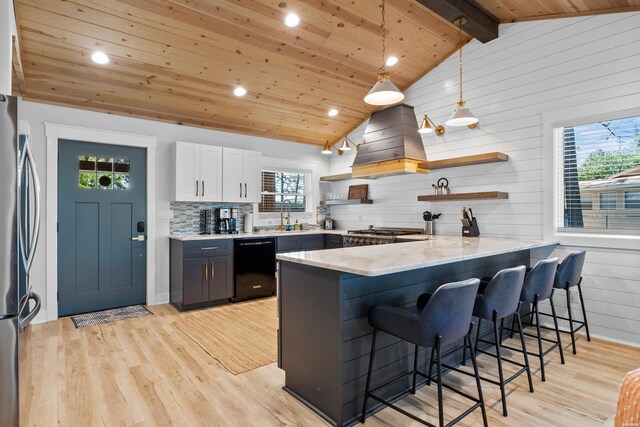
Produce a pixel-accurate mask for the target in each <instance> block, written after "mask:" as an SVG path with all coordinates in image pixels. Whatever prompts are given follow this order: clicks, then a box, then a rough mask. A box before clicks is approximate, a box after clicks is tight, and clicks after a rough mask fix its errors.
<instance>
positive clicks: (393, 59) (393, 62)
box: [386, 56, 398, 67]
mask: <svg viewBox="0 0 640 427" xmlns="http://www.w3.org/2000/svg"><path fill="white" fill-rule="evenodd" d="M397 63H398V58H397V57H395V56H390V57H388V58H387V62H386V64H387V67H393V66H394V65H396V64H397Z"/></svg>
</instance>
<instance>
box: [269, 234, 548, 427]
mask: <svg viewBox="0 0 640 427" xmlns="http://www.w3.org/2000/svg"><path fill="white" fill-rule="evenodd" d="M554 246H555V245H549V246H545V247H543V248H537V249H535V251H536V252H535V254H536V255H535V257H536V258H540V257H544V256H546V255H548V254H549V253H551V251H552V250H553V248H554ZM530 252H531V251H530V250H518V251H513V252H508V253H504V254H500V255H492V256H486V257H479V258H474V259H470V260H465V261H457V262H451V263H446V264H440V265H435V266H431V267H425V268H420V269H415V270H409V271H403V272H399V273H392V274H386V275H382V276H374V277H368V276H360V275H354V274H350V273H344V272H340V271H336V270H330V269H325V268H319V267H313V266H309V265H305V264H301V263H296V262H289V261H284V260H281V261H280V269H279V271H280V290H279V301H278V305H279V312H280V320H279V321H280V324H279V327H280V330H279V334H278V337H279V343H278V349H279V360H278V366H279V367H280V368H281V369H283V370H284V371H285V373H286V381H285V386H284V389H285V390H286V391H287V392H289V393H291V394H292V395H293V396H295V397H296V398H297V399H298V400H300V401H301V402H303V403H304V404H305V405H307V406H308V407H309V408H311V409H312V410H313V411H315V412H316V413H318V414H319V415H320V416H321V417H323V418H324V419H325V420H327V421H328V422H329V423H331V424H333V425H337V426H350V425H353V424H355V423H357V422H358V418H359V416H360V413H361V410H362V399H363V395H364V389H365V381H366V376H367V368H368V362H369V353H370V350H371V336H372V335H371V334H372V328H371V326H369V323H368V320H367V313H368V310H369V308H370V307H371V306H373V305H376V304H389V305H393V306H398V307H407V306H410V305H412V304H415V303H416V300H417V298H418V296H419V295H420V294H422V293H423V292H433V291H434V290H435V289H436V288H437V287H438V286H440V285H442V284H444V283H448V282H452V281H457V280H463V279H467V278H470V277H486V276H492V275H493V274H494V273H495V272H497V271H498V270H500V269H502V268H506V267H512V266H517V265H526V266H529V265H530V263H531V261H530V260H531V254H530ZM527 310H528V309H527ZM484 323H485V324H484V325H483V326H484V327H483V329H484V328H485V327H486V328H489V327H491V325H490V324H487V323H490V322H484ZM446 351H447V349H446V348H445V349H443V352H446ZM461 353H462V352H461V351H460V352H457V353H453V354H451V355H450V356H449V357H448V358H447V359H445V362H446V363H448V364H451V365H456V364H459V362H460V361H461V358H462V354H461ZM413 354H414V347H413V345H409V344H408V343H405V342H403V341H400V340H399V339H398V338H395V337H393V336H390V335H387V334H384V333H380V334H379V336H378V340H377V345H376V360H375V364H374V371H373V376H372V387H376V386H378V385H381V384H384V383H386V382H388V381H390V380H392V379H394V378H397V377H398V376H400V375H402V374H405V373H407V372H409V371H410V370H411V369H412V368H413ZM429 356H430V349H424V348H421V349H420V352H419V355H418V357H419V359H418V360H419V364H420V366H421V367H420V368H419V369H421V370H422V371H423V372H424V370H425V369H427V368H426V365H427V360H428V357H429ZM410 380H411V376H409V377H407V379H406V381H405V380H402V381H398V382H397V383H395V384H393V385H391V386H389V387H388V388H385V389H383V390H381V391H380V392H378V394H380V397H382V398H384V399H388V400H393V399H394V398H399V397H402V396H403V395H404V393H405V392H406V391H408V389H409V387H410ZM423 384H424V381H423ZM434 393H435V390H434ZM370 402H371V403H370V404H369V407H368V411H369V412H375V411H377V410H380V409H382V405H381V404H380V403H377V402H375V401H372V399H370Z"/></svg>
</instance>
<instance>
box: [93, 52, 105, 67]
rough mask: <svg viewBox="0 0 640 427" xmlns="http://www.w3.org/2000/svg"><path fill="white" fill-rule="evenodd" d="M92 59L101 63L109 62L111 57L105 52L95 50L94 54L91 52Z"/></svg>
mask: <svg viewBox="0 0 640 427" xmlns="http://www.w3.org/2000/svg"><path fill="white" fill-rule="evenodd" d="M91 60H92V61H93V62H95V63H96V64H100V65H105V64H108V63H109V57H108V56H107V54H106V53H104V52H93V54H91Z"/></svg>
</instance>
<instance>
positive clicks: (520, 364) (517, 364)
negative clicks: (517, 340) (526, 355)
mask: <svg viewBox="0 0 640 427" xmlns="http://www.w3.org/2000/svg"><path fill="white" fill-rule="evenodd" d="M500 347H502V348H506V349H508V350H512V349H511V348H509V347H506V346H504V345H500ZM476 352H477V353H482V354H486V355H487V356H492V357H495V358H496V359H497V358H498V355H497V354H493V353H490V352H488V351H485V350H480V349H478V350H476ZM520 353H522V350H521V351H520ZM500 358H501V359H502V361H503V362H509V363H511V364H512V365H516V366H520V367H521V368H526V365H525V364H524V363H520V362H518V361H516V360H512V359H509V358H507V357H500Z"/></svg>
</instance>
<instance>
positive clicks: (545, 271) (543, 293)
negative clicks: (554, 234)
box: [520, 258, 558, 302]
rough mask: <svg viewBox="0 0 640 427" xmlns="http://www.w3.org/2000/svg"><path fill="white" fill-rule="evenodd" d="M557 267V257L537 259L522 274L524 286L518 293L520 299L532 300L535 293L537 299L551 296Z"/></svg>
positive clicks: (524, 300)
mask: <svg viewBox="0 0 640 427" xmlns="http://www.w3.org/2000/svg"><path fill="white" fill-rule="evenodd" d="M557 269H558V258H549V259H543V260H540V261H538V262H537V263H536V265H534V266H533V268H532V269H531V270H530V271H529V272H528V273H527V274H526V275H525V276H524V286H523V287H522V293H521V294H520V301H522V302H533V301H534V300H535V297H536V295H537V296H538V301H543V300H546V299H547V298H549V297H551V292H552V291H553V282H554V280H555V278H556V270H557Z"/></svg>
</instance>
